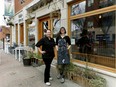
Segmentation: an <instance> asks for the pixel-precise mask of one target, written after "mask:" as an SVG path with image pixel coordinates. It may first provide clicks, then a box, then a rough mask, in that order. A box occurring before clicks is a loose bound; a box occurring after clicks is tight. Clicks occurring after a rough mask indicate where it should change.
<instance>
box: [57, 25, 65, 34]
mask: <svg viewBox="0 0 116 87" xmlns="http://www.w3.org/2000/svg"><path fill="white" fill-rule="evenodd" d="M61 29H64V31H65V32H64V33H65V34H66V29H65V27H61V28H60V30H59V32H58V34H57V36H60V34H61Z"/></svg>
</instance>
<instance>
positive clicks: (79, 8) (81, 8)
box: [71, 1, 86, 16]
mask: <svg viewBox="0 0 116 87" xmlns="http://www.w3.org/2000/svg"><path fill="white" fill-rule="evenodd" d="M85 5H86V1H83V2H81V3H79V4H75V5H72V7H71V15H72V16H73V15H77V14H81V13H84V12H85Z"/></svg>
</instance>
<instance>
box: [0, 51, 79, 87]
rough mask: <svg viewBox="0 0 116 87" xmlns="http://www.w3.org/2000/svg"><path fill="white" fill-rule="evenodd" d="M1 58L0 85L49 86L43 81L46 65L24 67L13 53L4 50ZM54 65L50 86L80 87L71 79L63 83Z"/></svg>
mask: <svg viewBox="0 0 116 87" xmlns="http://www.w3.org/2000/svg"><path fill="white" fill-rule="evenodd" d="M0 60H1V62H0V87H48V86H46V85H45V84H44V82H43V72H44V67H45V66H44V65H42V66H40V67H32V66H30V67H24V66H23V64H22V62H19V61H18V60H15V58H14V56H13V55H12V54H5V53H4V52H3V51H2V50H0ZM53 66H54V64H53ZM53 66H52V69H51V73H52V77H53V81H51V83H52V85H51V86H50V87H80V86H78V84H76V83H73V82H71V81H69V80H66V81H65V83H64V84H61V83H60V81H59V80H58V79H57V78H56V76H57V74H56V69H55V67H53Z"/></svg>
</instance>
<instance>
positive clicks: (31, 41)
mask: <svg viewBox="0 0 116 87" xmlns="http://www.w3.org/2000/svg"><path fill="white" fill-rule="evenodd" d="M28 46H30V47H32V48H33V49H35V28H29V30H28Z"/></svg>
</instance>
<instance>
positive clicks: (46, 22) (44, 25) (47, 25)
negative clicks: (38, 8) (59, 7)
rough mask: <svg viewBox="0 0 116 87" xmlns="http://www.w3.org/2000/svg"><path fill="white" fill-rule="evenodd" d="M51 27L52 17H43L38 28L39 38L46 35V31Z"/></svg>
mask: <svg viewBox="0 0 116 87" xmlns="http://www.w3.org/2000/svg"><path fill="white" fill-rule="evenodd" d="M47 29H50V30H51V22H50V18H49V17H47V18H43V19H40V20H39V28H38V32H39V33H38V40H40V39H41V38H42V37H44V35H45V33H44V31H45V30H47Z"/></svg>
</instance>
